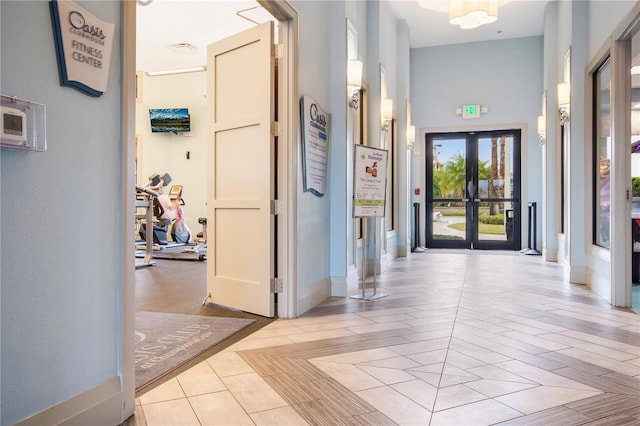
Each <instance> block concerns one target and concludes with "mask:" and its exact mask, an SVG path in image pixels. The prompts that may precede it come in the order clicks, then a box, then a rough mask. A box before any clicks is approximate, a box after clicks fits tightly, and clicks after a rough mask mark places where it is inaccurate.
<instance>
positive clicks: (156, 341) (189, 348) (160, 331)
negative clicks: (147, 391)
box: [135, 311, 255, 389]
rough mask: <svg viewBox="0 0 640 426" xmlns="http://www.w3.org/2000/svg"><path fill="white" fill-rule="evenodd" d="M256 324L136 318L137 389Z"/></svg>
mask: <svg viewBox="0 0 640 426" xmlns="http://www.w3.org/2000/svg"><path fill="white" fill-rule="evenodd" d="M254 321H255V320H252V319H244V318H222V317H207V316H198V315H182V314H167V313H161V312H146V311H143V312H138V313H137V314H136V323H135V329H136V353H135V364H136V389H139V388H140V387H142V386H144V385H145V384H147V383H149V382H151V381H153V380H155V379H157V378H159V377H161V376H163V375H165V374H167V373H169V372H171V371H172V370H174V369H175V368H177V367H179V366H180V365H182V364H184V363H185V362H187V361H189V360H190V359H192V358H195V357H196V356H198V355H199V354H201V353H202V352H204V351H206V350H207V349H209V348H211V347H212V346H214V345H216V344H218V343H220V342H222V341H223V340H225V339H226V338H227V337H229V336H231V335H233V334H234V333H237V332H238V331H240V330H242V329H243V328H245V327H247V326H248V325H249V324H251V323H253V322H254Z"/></svg>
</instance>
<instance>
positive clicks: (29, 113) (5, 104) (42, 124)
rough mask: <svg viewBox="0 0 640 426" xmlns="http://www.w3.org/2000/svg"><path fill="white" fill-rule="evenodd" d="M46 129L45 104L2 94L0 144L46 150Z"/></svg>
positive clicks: (0, 99) (16, 147)
mask: <svg viewBox="0 0 640 426" xmlns="http://www.w3.org/2000/svg"><path fill="white" fill-rule="evenodd" d="M46 129H47V128H46V111H45V107H44V105H42V104H38V103H35V102H31V101H25V100H23V99H18V98H17V97H15V96H5V95H0V146H2V147H3V148H14V149H26V150H31V151H46V149H47V139H46V135H47V131H46Z"/></svg>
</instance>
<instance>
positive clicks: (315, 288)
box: [298, 278, 331, 315]
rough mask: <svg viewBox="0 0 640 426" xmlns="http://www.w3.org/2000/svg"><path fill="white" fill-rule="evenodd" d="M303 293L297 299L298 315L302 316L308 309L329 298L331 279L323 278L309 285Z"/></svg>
mask: <svg viewBox="0 0 640 426" xmlns="http://www.w3.org/2000/svg"><path fill="white" fill-rule="evenodd" d="M299 291H300V290H299ZM303 291H304V294H302V295H301V297H299V299H298V315H302V314H304V313H305V312H307V311H308V310H309V309H311V308H313V307H314V306H316V305H318V304H319V303H321V302H323V301H325V300H327V299H328V298H329V297H331V279H329V278H325V279H323V280H321V281H318V282H317V283H315V284H311V285H310V286H308V287H306V288H305V289H303ZM298 294H300V293H298Z"/></svg>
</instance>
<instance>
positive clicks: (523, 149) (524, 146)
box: [414, 122, 542, 250]
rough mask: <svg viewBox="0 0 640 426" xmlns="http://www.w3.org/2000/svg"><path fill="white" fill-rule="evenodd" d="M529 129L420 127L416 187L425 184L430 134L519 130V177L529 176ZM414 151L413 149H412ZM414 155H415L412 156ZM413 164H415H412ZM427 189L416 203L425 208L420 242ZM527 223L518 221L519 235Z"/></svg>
mask: <svg viewBox="0 0 640 426" xmlns="http://www.w3.org/2000/svg"><path fill="white" fill-rule="evenodd" d="M529 127H530V125H529V124H528V123H517V122H516V123H502V124H476V125H463V126H451V127H422V128H420V135H419V137H418V136H416V142H415V144H416V145H417V144H418V143H419V146H417V148H418V152H419V153H420V154H418V155H419V156H420V158H419V161H418V164H417V165H418V167H419V169H420V170H419V181H418V182H417V185H416V186H417V187H423V188H424V184H425V183H426V182H427V180H426V179H427V167H426V164H427V162H426V158H425V157H426V147H427V143H426V136H427V134H430V133H466V132H491V131H502V130H519V131H520V176H521V177H526V176H528V175H529V167H528V153H529V140H530V139H531V140H535V141H536V145H537V141H538V135H537V133H535V131H536V129H532V130H531V131H532V132H534V133H532V134H531V135H529V133H528V132H529ZM414 149H415V148H414ZM414 155H415V154H414ZM414 164H415V163H414ZM524 180H525V179H522V178H521V184H520V217H521V218H524V217H526V216H525V215H526V213H527V208H528V206H527V202H526V200H528V198H529V191H528V188H527V185H525V184H524V183H523V181H524ZM426 192H427V188H424V191H421V193H420V195H419V196H418V197H417V201H418V202H419V203H420V204H421V205H422V206H424V207H425V208H423V209H421V212H420V217H419V222H420V229H424V231H423V232H422V235H420V238H421V240H423V241H424V238H425V237H426V229H427V214H426V210H427V209H426V200H427V194H426ZM526 226H527V222H526V220H521V221H520V235H521V236H522V235H526V233H527V228H526ZM541 229H542V227H541V226H538V230H541ZM521 248H522V238H521V239H520V247H519V248H518V247H516V250H518V249H521Z"/></svg>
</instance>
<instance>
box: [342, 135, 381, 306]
mask: <svg viewBox="0 0 640 426" xmlns="http://www.w3.org/2000/svg"><path fill="white" fill-rule="evenodd" d="M387 155H388V151H386V150H383V149H378V148H370V147H367V146H364V145H356V146H355V155H354V163H355V164H354V168H353V170H354V175H355V176H354V179H353V186H354V190H353V217H354V218H358V217H360V218H364V219H365V225H366V227H365V228H366V229H369V228H370V226H369V225H370V222H369V218H372V219H373V227H371V240H373V247H372V253H371V254H372V259H371V260H372V261H373V292H372V293H369V294H367V293H366V283H367V282H366V281H367V259H366V258H367V248H368V246H369V243H370V242H371V241H370V240H369V239H368V238H365V239H364V242H365V244H364V245H363V247H362V255H361V256H360V271H361V273H360V274H359V277H358V284H359V285H360V287H361V290H362V293H361V294H357V295H353V296H350V297H351V298H352V299H362V300H377V299H380V298H382V297H385V296H388V295H387V294H382V293H378V291H377V283H376V275H378V273H379V271H378V270H377V269H378V267H377V266H378V265H379V264H380V246H379V241H378V240H379V235H378V234H379V230H380V229H379V228H380V224H379V221H378V218H380V217H384V215H385V207H386V196H387Z"/></svg>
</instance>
